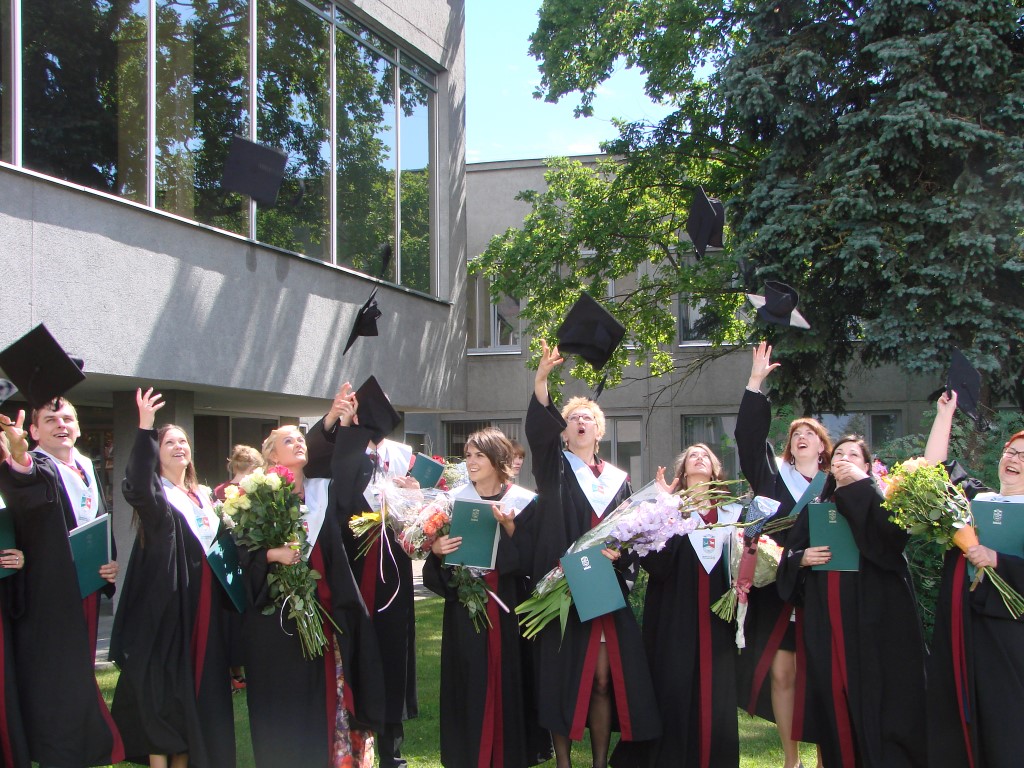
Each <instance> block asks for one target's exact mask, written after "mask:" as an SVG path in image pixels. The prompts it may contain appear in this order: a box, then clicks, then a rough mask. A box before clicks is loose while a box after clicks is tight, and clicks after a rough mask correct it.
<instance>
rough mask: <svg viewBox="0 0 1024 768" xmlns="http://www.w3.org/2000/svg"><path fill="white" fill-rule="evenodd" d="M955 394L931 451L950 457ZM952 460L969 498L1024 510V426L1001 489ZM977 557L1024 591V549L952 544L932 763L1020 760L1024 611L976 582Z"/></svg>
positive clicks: (935, 663) (935, 644)
mask: <svg viewBox="0 0 1024 768" xmlns="http://www.w3.org/2000/svg"><path fill="white" fill-rule="evenodd" d="M956 402H957V393H956V391H955V390H954V391H952V392H951V393H949V394H945V393H944V394H943V395H942V396H941V397H940V398H939V403H938V413H937V415H936V417H935V421H934V423H933V424H932V429H931V434H930V435H929V436H928V444H927V447H926V448H925V458H926V459H930V460H931V461H945V460H946V458H947V454H948V450H949V435H950V430H951V427H952V424H953V414H954V412H955V411H956ZM947 469H948V470H949V472H950V479H951V480H952V481H953V482H954V483H959V484H960V485H961V487H962V488H963V489H964V491H965V492H966V494H967V496H968V498H971V499H974V500H978V501H994V502H999V503H1000V505H1003V504H1005V505H1006V506H1005V507H1002V513H1003V516H1004V518H1006V517H1007V516H1008V515H1021V514H1024V506H1021V505H1024V431H1020V432H1017V433H1016V434H1014V435H1012V436H1011V437H1010V439H1009V440H1007V441H1006V444H1005V445H1004V446H1003V451H1002V454H1001V456H1000V458H999V492H998V493H996V492H993V491H990V490H988V489H986V488H984V486H983V485H982V483H981V482H979V481H978V480H975V479H973V478H969V477H967V473H966V472H965V471H964V470H963V468H962V467H960V466H959V464H957V463H956V462H953V463H952V464H948V465H947ZM1005 524H1006V525H1007V526H1008V527H1009V526H1010V525H1011V524H1012V521H1011V520H1009V519H1007V520H1006V522H1005ZM989 543H992V542H989ZM968 562H970V563H971V564H972V565H974V566H975V567H978V568H980V567H982V566H984V567H988V568H992V569H994V570H995V571H996V572H997V573H998V574H999V575H1000V576H1002V577H1003V579H1004V580H1005V581H1006V582H1007V583H1008V584H1009V585H1010V587H1011V588H1013V589H1015V590H1016V591H1017V592H1018V593H1022V594H1024V552H1020V551H1018V552H1008V551H1001V552H997V551H996V550H994V549H992V548H991V547H988V546H986V545H985V543H984V541H983V542H982V543H980V544H976V545H974V546H973V547H970V548H968V550H967V552H966V553H963V554H961V552H960V550H958V549H957V548H956V547H953V548H952V549H950V550H949V551H948V552H947V553H946V557H945V565H944V569H943V574H942V584H941V586H940V588H939V599H938V601H937V603H936V610H935V629H934V631H933V634H932V648H931V658H930V665H929V669H928V729H929V733H928V738H927V739H926V741H927V743H928V765H929V768H954V766H955V767H956V768H959V767H960V766H964V765H984V766H989V767H993V766H1016V765H1020V739H1019V734H1020V733H1021V731H1022V730H1024V709H1022V708H1021V706H1020V703H1021V702H1022V701H1024V620H1021V619H1016V620H1014V619H1013V617H1012V616H1011V615H1010V613H1009V611H1008V610H1007V608H1006V606H1005V605H1004V604H1003V601H1002V598H1001V596H1000V595H999V592H998V590H996V589H995V587H994V586H993V585H992V584H991V579H984V580H981V581H975V582H974V583H972V580H971V579H970V578H969V577H968V572H967V563H968Z"/></svg>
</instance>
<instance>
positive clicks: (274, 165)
mask: <svg viewBox="0 0 1024 768" xmlns="http://www.w3.org/2000/svg"><path fill="white" fill-rule="evenodd" d="M287 163H288V154H287V153H286V152H284V151H283V150H280V149H277V148H276V147H268V146H266V145H265V144H257V143H256V142H254V141H249V140H248V139H245V138H243V137H241V136H233V137H232V138H231V148H230V149H229V150H228V158H227V160H226V161H225V163H224V175H223V176H222V177H221V184H222V185H223V186H224V188H225V189H230V190H231V191H232V192H240V193H242V194H243V195H249V197H251V198H252V199H253V200H255V201H256V202H257V203H259V204H260V205H268V206H269V205H274V204H275V203H276V202H277V193H278V190H280V189H281V180H282V179H283V178H284V168H285V165H287Z"/></svg>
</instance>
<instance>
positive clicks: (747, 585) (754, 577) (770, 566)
mask: <svg viewBox="0 0 1024 768" xmlns="http://www.w3.org/2000/svg"><path fill="white" fill-rule="evenodd" d="M735 536H736V538H735V539H734V540H733V542H732V548H731V553H730V560H729V568H730V573H732V574H733V578H732V587H731V588H730V589H729V590H728V591H727V592H726V593H725V594H724V595H722V597H720V598H719V599H718V601H717V602H715V604H714V605H712V606H711V611H712V612H713V613H714V614H715V615H716V616H718V617H719V618H721V619H723V620H724V621H733V620H735V621H736V647H737V648H739V649H741V650H742V649H743V648H746V647H747V637H746V630H745V625H746V618H747V598H748V596H749V594H750V590H751V588H752V587H766V586H768V585H769V584H772V583H773V582H774V581H775V577H776V575H777V573H778V570H779V561H780V560H781V559H782V547H780V546H779V545H778V544H776V543H775V541H774V540H773V539H772V538H771V537H770V536H768V535H766V534H761V535H760V536H758V535H756V534H754V535H753V536H751V535H749V529H747V530H740V531H736V534H735Z"/></svg>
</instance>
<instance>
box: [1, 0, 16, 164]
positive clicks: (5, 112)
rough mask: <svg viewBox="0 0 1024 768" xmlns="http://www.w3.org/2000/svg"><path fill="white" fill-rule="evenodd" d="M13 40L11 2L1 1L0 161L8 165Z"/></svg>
mask: <svg viewBox="0 0 1024 768" xmlns="http://www.w3.org/2000/svg"><path fill="white" fill-rule="evenodd" d="M11 40H12V38H11V0H0V160H3V161H4V162H7V163H13V162H14V141H13V139H14V136H13V134H12V133H11V129H12V127H13V125H14V122H13V119H14V104H13V102H12V99H13V97H14V88H13V87H12V84H11V52H12V51H11V49H12V45H11Z"/></svg>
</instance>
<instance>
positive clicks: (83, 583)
mask: <svg viewBox="0 0 1024 768" xmlns="http://www.w3.org/2000/svg"><path fill="white" fill-rule="evenodd" d="M68 541H69V542H70V543H71V557H72V558H74V561H75V570H76V571H77V572H78V589H79V592H80V593H81V595H82V597H87V596H89V595H91V594H92V593H93V592H95V591H96V590H98V589H103V587H105V586H107V584H108V583H109V582H108V581H107V580H106V579H104V578H103V577H102V576H100V566H101V565H106V564H107V563H109V562H110V515H109V514H102V515H100V516H99V517H97V518H96V519H95V520H91V521H89V522H88V523H85V524H84V525H80V526H78V527H77V528H75V529H74V530H72V531H71V532H70V533H69V534H68Z"/></svg>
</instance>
